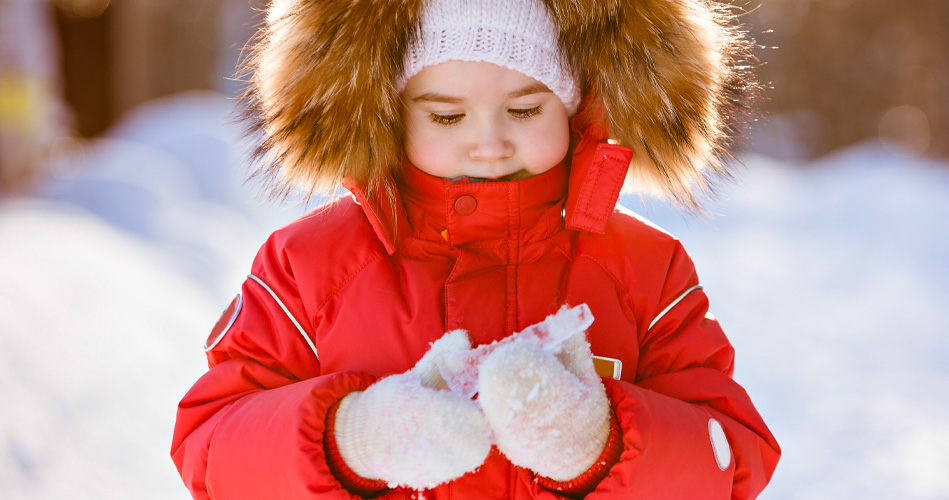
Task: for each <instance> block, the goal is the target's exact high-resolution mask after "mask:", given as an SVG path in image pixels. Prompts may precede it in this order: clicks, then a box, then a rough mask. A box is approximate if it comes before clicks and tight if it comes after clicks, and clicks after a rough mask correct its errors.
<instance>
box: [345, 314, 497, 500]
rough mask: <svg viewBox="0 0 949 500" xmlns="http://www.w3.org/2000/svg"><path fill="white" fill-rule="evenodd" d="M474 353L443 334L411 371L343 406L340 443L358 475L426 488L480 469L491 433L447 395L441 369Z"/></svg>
mask: <svg viewBox="0 0 949 500" xmlns="http://www.w3.org/2000/svg"><path fill="white" fill-rule="evenodd" d="M469 348H470V341H469V340H468V337H467V334H466V333H465V332H464V331H463V330H455V331H453V332H449V333H447V334H445V335H444V336H443V337H442V338H441V339H439V340H438V341H436V342H435V343H434V344H432V347H431V349H430V350H429V352H428V353H426V354H425V356H423V357H422V359H421V360H420V361H419V362H418V363H417V364H416V365H415V367H414V368H412V369H411V370H409V371H407V372H405V373H401V374H398V375H393V376H390V377H386V378H384V379H382V380H379V381H378V382H376V383H375V384H373V385H372V386H370V387H369V388H368V389H366V390H365V391H363V392H354V393H352V394H349V395H347V396H346V397H345V398H343V399H342V401H340V404H339V407H338V409H337V410H336V419H335V438H336V444H337V447H338V448H339V452H340V455H341V456H342V458H343V461H345V462H346V465H347V466H349V468H350V469H352V471H353V472H355V473H356V474H358V475H359V476H361V477H364V478H366V479H376V480H383V481H386V482H387V483H389V485H390V486H392V487H395V486H408V487H411V488H415V489H427V488H432V487H434V486H437V485H439V484H441V483H444V482H447V481H450V480H452V479H455V478H457V477H460V476H462V475H464V474H465V473H467V472H470V471H472V470H474V469H475V468H477V467H478V466H480V465H481V464H482V463H483V462H484V460H485V458H486V457H487V456H488V453H489V452H490V451H491V434H490V429H489V428H488V424H487V422H486V421H485V419H484V415H483V414H482V413H481V410H480V408H479V407H478V405H477V404H476V403H475V402H474V401H472V400H470V399H467V398H464V397H462V396H459V395H457V394H454V393H452V392H450V391H447V390H440V389H445V388H446V387H447V386H446V385H445V381H444V380H442V378H441V375H440V374H439V372H438V369H437V367H436V361H437V359H438V358H439V357H440V356H442V355H444V354H446V353H449V352H457V351H460V350H465V349H469Z"/></svg>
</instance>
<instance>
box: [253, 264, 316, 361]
mask: <svg viewBox="0 0 949 500" xmlns="http://www.w3.org/2000/svg"><path fill="white" fill-rule="evenodd" d="M247 277H248V278H250V279H252V280H254V281H255V282H256V283H257V284H258V285H260V286H261V287H263V289H264V290H267V293H269V294H270V296H271V297H273V299H274V301H275V302H277V305H278V306H280V309H283V312H284V314H286V315H287V317H288V318H290V321H292V322H293V326H295V327H297V331H298V332H300V336H301V337H303V340H305V341H306V345H308V346H310V350H311V351H313V355H314V356H316V360H317V361H319V360H320V355H319V354H318V353H317V352H316V346H315V345H313V341H312V340H310V336H309V335H307V333H306V330H304V329H303V327H302V326H300V322H299V321H297V319H296V318H294V317H293V314H290V310H289V309H287V306H286V305H284V303H283V301H282V300H280V297H278V296H277V294H276V293H275V292H274V291H273V290H272V289H271V288H270V287H269V286H267V284H266V283H264V281H263V280H262V279H260V278H258V277H257V276H254V275H253V274H248V275H247Z"/></svg>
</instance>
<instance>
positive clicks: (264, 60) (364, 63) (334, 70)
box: [244, 0, 422, 195]
mask: <svg viewBox="0 0 949 500" xmlns="http://www.w3.org/2000/svg"><path fill="white" fill-rule="evenodd" d="M421 8H422V0H402V1H377V0H376V1H374V0H336V1H333V0H323V1H318V0H274V1H273V2H272V3H271V5H270V8H269V10H268V12H267V22H266V25H265V26H264V28H262V29H261V31H260V32H259V33H258V37H257V40H256V41H255V43H254V46H255V48H254V50H253V52H252V55H251V57H250V59H249V60H248V61H247V63H246V64H247V66H246V67H247V69H248V71H249V72H250V73H251V85H250V87H249V89H248V91H247V93H246V94H245V96H244V102H245V103H246V105H247V108H246V111H245V116H247V117H249V118H250V121H251V128H252V130H256V131H259V132H260V133H261V135H262V139H263V140H262V143H261V145H260V147H259V148H258V150H257V151H256V155H255V156H256V159H257V160H258V161H259V162H260V164H261V169H260V172H258V173H262V174H264V175H265V176H266V177H268V178H269V179H270V180H272V181H273V182H274V187H275V191H276V192H278V193H281V194H284V195H286V194H287V193H289V192H290V190H292V189H293V188H294V187H301V188H302V189H303V190H304V191H305V192H307V193H308V194H312V193H313V192H314V191H332V190H335V189H336V188H337V187H338V186H339V185H340V184H341V182H342V181H343V179H344V178H349V179H351V180H352V181H354V182H356V183H358V184H359V185H361V186H365V187H366V188H367V189H368V190H373V189H375V188H384V187H386V186H384V183H385V180H386V179H387V178H388V177H389V174H390V173H391V171H392V170H393V169H397V168H399V167H401V165H402V161H401V160H402V156H401V150H402V143H403V137H402V132H401V126H400V121H401V119H400V115H401V109H400V108H401V102H400V100H399V95H398V94H397V93H396V92H395V89H394V86H393V75H396V74H400V73H401V72H402V66H403V54H405V52H406V47H407V46H408V44H409V42H410V41H411V40H412V37H413V36H414V34H415V32H416V31H417V29H418V25H419V20H420V16H421Z"/></svg>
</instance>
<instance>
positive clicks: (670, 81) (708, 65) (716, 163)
mask: <svg viewBox="0 0 949 500" xmlns="http://www.w3.org/2000/svg"><path fill="white" fill-rule="evenodd" d="M544 4H545V5H546V6H547V9H548V10H549V12H550V13H551V15H552V17H553V19H554V22H555V24H556V25H557V26H558V27H559V30H560V36H559V43H560V47H561V50H562V51H563V53H564V55H565V58H566V59H567V62H568V64H569V66H570V68H571V70H572V71H573V72H574V74H575V75H577V78H578V82H579V83H580V85H581V87H582V88H583V93H584V99H585V106H584V107H583V108H581V109H583V111H581V113H583V116H582V117H581V118H583V121H585V122H586V123H587V124H589V125H590V130H593V131H596V133H598V134H599V135H602V136H603V139H607V138H608V139H610V140H611V141H612V142H616V143H619V144H622V145H625V146H629V147H631V148H632V149H633V151H634V155H633V160H632V162H631V168H630V169H629V175H628V178H627V180H628V183H629V184H632V185H633V188H634V189H637V188H639V189H650V190H652V191H656V190H658V191H659V192H661V193H664V194H666V195H668V196H670V197H671V198H672V199H673V200H675V201H676V202H677V203H678V204H679V205H680V206H683V207H685V208H688V209H698V208H699V202H700V200H701V198H702V197H703V195H707V194H709V193H710V192H711V190H712V187H713V185H714V182H715V180H716V179H718V178H723V177H725V178H727V177H728V171H727V168H726V164H725V162H726V161H727V160H728V159H729V158H730V152H731V150H732V147H733V145H734V144H735V142H736V140H737V139H738V138H739V137H740V135H741V134H740V133H741V131H742V130H743V128H744V125H745V121H746V119H747V118H748V116H749V110H750V109H751V108H750V104H751V102H752V101H753V99H754V97H755V95H756V93H757V90H758V86H757V84H756V82H755V80H754V79H753V77H752V75H751V74H750V70H751V69H752V64H751V62H750V61H751V55H750V49H751V46H752V45H751V43H752V42H751V41H750V40H749V39H748V38H746V37H745V34H744V32H743V31H741V29H740V27H739V26H738V25H737V23H736V20H735V16H734V14H733V12H732V10H731V9H732V7H729V6H726V5H723V4H720V3H719V2H716V1H713V0H544ZM424 6H425V1H424V0H346V1H340V0H272V2H271V5H270V7H269V9H268V12H267V20H266V23H265V25H264V26H263V28H262V29H261V30H260V32H259V34H258V37H257V39H256V41H255V42H254V49H253V51H252V55H251V57H250V58H249V59H248V60H247V62H246V69H247V70H248V72H249V75H250V85H249V87H248V91H247V93H246V94H245V97H244V101H245V104H246V105H247V107H246V115H247V117H248V118H249V120H250V123H251V126H252V128H253V129H254V130H256V131H258V132H259V133H260V134H261V135H262V142H261V145H260V147H259V148H258V150H257V155H256V156H257V160H258V162H259V169H260V170H259V173H262V174H264V175H266V176H268V177H269V178H270V179H271V180H272V181H273V182H274V186H275V188H276V189H277V191H278V192H284V193H286V192H288V191H289V190H290V189H291V188H294V187H298V188H301V189H302V190H303V191H304V192H308V193H313V192H314V191H319V190H332V189H335V188H336V187H337V186H338V185H339V184H340V183H341V182H342V181H343V180H344V179H346V178H348V179H349V180H350V181H352V182H355V183H356V184H358V185H360V186H363V187H364V188H365V189H367V190H370V191H373V190H377V189H381V190H386V189H388V188H391V186H390V182H389V179H391V175H392V174H393V173H394V172H395V171H396V170H397V169H399V168H401V166H402V160H403V147H402V144H403V131H402V128H401V119H400V115H401V110H400V107H401V102H400V97H399V95H398V94H397V93H396V91H395V87H394V83H393V82H394V78H395V75H399V74H401V73H402V68H403V61H404V56H405V51H406V50H407V47H408V45H409V44H410V43H411V41H412V40H413V37H414V36H415V33H416V32H417V30H418V27H419V25H420V20H421V14H422V10H423V8H424Z"/></svg>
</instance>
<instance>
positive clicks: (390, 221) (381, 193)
mask: <svg viewBox="0 0 949 500" xmlns="http://www.w3.org/2000/svg"><path fill="white" fill-rule="evenodd" d="M343 185H344V187H345V188H346V189H348V190H349V192H350V193H352V194H353V199H355V200H356V203H358V204H359V205H360V206H361V207H362V210H363V212H364V213H365V214H366V218H367V219H369V224H370V225H372V229H373V231H375V232H376V236H377V237H378V238H379V241H381V242H382V244H383V245H384V246H385V248H386V252H388V253H389V255H392V254H394V253H395V252H396V250H398V249H399V247H400V246H401V245H402V240H403V238H404V237H405V234H406V231H408V228H409V220H408V218H407V217H406V215H405V207H404V206H403V205H402V200H400V199H399V193H398V191H396V190H393V192H392V196H391V197H390V196H389V194H388V193H387V192H386V190H384V189H377V190H375V192H374V193H373V195H372V196H368V195H367V194H366V190H365V189H363V188H362V187H361V186H359V185H357V184H356V183H353V182H350V181H345V182H344V183H343ZM391 185H393V186H394V185H395V183H394V182H393V183H391Z"/></svg>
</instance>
